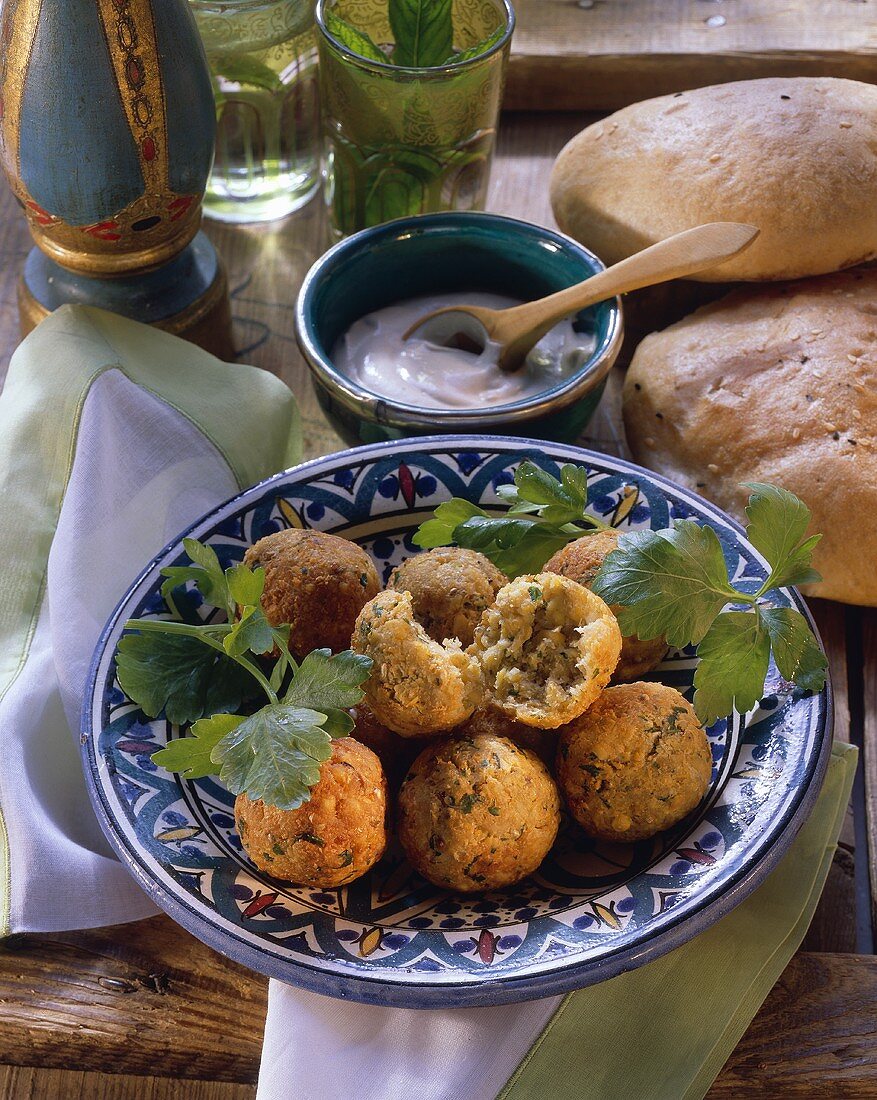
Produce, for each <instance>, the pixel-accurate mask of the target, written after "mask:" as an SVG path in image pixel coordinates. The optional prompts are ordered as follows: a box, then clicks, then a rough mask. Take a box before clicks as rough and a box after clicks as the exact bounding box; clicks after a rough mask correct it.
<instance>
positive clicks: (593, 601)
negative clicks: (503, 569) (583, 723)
mask: <svg viewBox="0 0 877 1100" xmlns="http://www.w3.org/2000/svg"><path fill="white" fill-rule="evenodd" d="M468 652H469V653H471V654H472V655H473V656H474V657H475V658H476V659H477V661H478V663H479V665H480V667H481V673H482V680H483V683H484V688H485V693H486V695H487V696H488V698H489V700H490V702H491V703H492V705H493V706H495V707H497V708H498V709H499V710H501V711H502V712H503V713H504V714H508V715H509V716H510V717H511V718H514V719H516V720H517V721H519V722H523V723H524V724H525V725H528V726H539V727H540V728H542V729H554V728H556V727H557V726H561V725H563V724H564V723H565V722H570V721H572V719H573V718H576V717H577V716H578V715H579V714H581V713H582V712H583V711H584V710H586V709H587V707H589V706H590V705H591V703H593V701H594V700H595V699H596V698H597V696H598V695H599V694H600V692H601V691H602V690H603V688H604V687H605V686H606V684H608V682H609V678H610V677H611V675H612V673H613V672H614V670H615V666H616V664H617V663H618V655H619V653H620V652H621V631H620V630H619V629H618V623H617V621H616V619H615V616H614V615H613V614H612V612H611V611H610V610H609V608H608V607H607V606H606V604H605V603H603V601H602V600H601V599H600V598H599V597H598V596H595V595H594V594H593V592H591V591H589V590H588V589H587V588H583V587H582V585H580V584H577V583H576V582H575V581H571V580H568V579H567V578H566V577H561V576H559V575H558V574H557V573H539V574H537V575H536V576H531V577H527V576H525V577H518V578H517V580H514V581H512V582H511V583H510V584H507V585H505V587H504V588H501V589H500V591H499V592H498V593H497V597H496V602H495V603H494V605H493V607H490V608H488V609H487V611H485V612H484V614H483V615H482V617H481V622H480V623H479V625H478V627H477V628H476V630H475V641H474V642H473V643H472V645H471V646H470V647H469V650H468Z"/></svg>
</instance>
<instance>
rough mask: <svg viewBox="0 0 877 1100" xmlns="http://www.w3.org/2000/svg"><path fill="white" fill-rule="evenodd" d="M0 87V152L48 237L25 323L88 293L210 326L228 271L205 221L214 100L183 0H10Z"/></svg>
mask: <svg viewBox="0 0 877 1100" xmlns="http://www.w3.org/2000/svg"><path fill="white" fill-rule="evenodd" d="M0 97H2V98H0V163H2V167H3V169H4V171H5V173H6V176H7V178H8V180H9V182H10V185H11V186H12V189H13V191H14V193H15V195H16V198H17V199H18V201H19V202H20V203H21V205H22V207H23V209H24V211H25V214H26V217H27V219H28V223H29V227H30V230H31V234H32V235H33V238H34V241H35V242H36V244H37V246H38V250H37V249H35V250H34V251H33V252H32V253H31V254H30V256H29V257H28V259H27V262H26V264H25V271H24V277H23V282H22V286H21V288H20V294H19V304H20V306H21V313H22V327H23V328H25V329H28V328H30V327H32V325H33V323H35V322H36V321H37V320H39V319H41V317H42V316H44V315H45V314H46V313H48V312H49V311H51V310H52V309H54V308H56V307H57V306H58V305H61V304H62V303H63V302H68V301H78V302H88V303H89V304H93V305H100V306H104V307H105V308H108V309H113V310H115V311H116V312H120V313H124V314H126V315H128V316H132V317H135V318H137V319H138V320H145V321H150V322H152V323H156V324H160V325H161V326H162V327H164V328H169V329H171V330H172V331H180V332H182V333H183V334H189V335H191V332H190V330H191V329H192V327H193V324H201V323H202V322H203V321H204V319H205V317H206V316H207V315H211V316H212V323H211V325H210V326H208V327H210V328H211V329H214V330H215V322H216V317H215V311H216V309H217V308H218V309H220V312H222V311H223V310H224V313H225V314H226V315H227V312H228V307H227V294H226V291H225V278H224V274H223V271H222V269H221V265H220V263H219V260H218V258H217V256H216V253H215V251H214V249H213V247H212V245H211V244H210V243H209V241H207V239H206V238H205V237H204V236H203V235H202V234H200V233H199V232H198V229H199V225H200V221H201V199H202V197H203V194H204V190H205V187H206V185H207V180H208V177H209V174H210V166H211V161H212V157H213V142H214V130H215V113H214V105H213V92H212V88H211V83H210V74H209V70H208V68H207V61H206V58H205V56H204V51H203V47H202V45H201V40H200V37H199V35H198V30H197V28H196V26H195V22H194V19H193V17H192V14H191V12H190V10H189V6H188V4H187V2H186V0H63V2H59V0H6V2H5V4H4V6H3V11H2V21H0ZM223 303H225V304H224V305H223ZM225 329H226V335H227V330H228V325H227V323H226V325H225ZM198 342H203V341H200V340H199V341H198Z"/></svg>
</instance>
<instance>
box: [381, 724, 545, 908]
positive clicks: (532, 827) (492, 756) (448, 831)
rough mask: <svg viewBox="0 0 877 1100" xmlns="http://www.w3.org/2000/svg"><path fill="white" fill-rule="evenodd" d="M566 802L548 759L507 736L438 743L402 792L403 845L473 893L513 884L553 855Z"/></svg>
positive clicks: (419, 862) (425, 870) (428, 873)
mask: <svg viewBox="0 0 877 1100" xmlns="http://www.w3.org/2000/svg"><path fill="white" fill-rule="evenodd" d="M559 824H560V798H559V796H558V793H557V788H556V787H555V785H554V780H553V779H552V778H551V776H550V775H549V773H548V769H547V768H546V767H545V765H544V764H543V763H542V761H541V760H540V759H539V758H538V757H537V756H536V755H535V754H534V753H532V752H528V751H527V750H526V749H522V748H520V747H519V746H518V745H516V744H515V743H514V742H513V741H510V740H509V739H508V738H507V737H493V736H490V735H488V734H479V735H477V736H475V737H459V736H457V737H451V738H449V739H446V740H443V741H436V742H434V743H433V744H432V745H430V746H429V748H427V749H424V751H423V752H422V753H421V754H420V756H418V757H417V759H416V760H415V761H414V763H413V764H412V766H411V770H410V771H409V773H408V775H407V776H406V777H405V781H404V782H403V784H402V787H401V789H400V791H399V840H400V841H401V843H402V847H403V848H404V849H405V854H406V855H407V856H408V859H409V861H410V862H411V864H412V865H413V866H414V867H415V868H416V869H417V870H418V871H419V872H420V873H421V874H422V875H423V876H424V878H427V879H429V881H430V882H433V883H435V885H436V886H443V887H445V888H446V889H448V890H460V891H462V892H464V893H472V892H473V891H476V890H494V889H498V888H499V887H502V886H511V885H512V884H513V883H515V882H519V881H520V880H521V879H522V878H525V877H526V876H527V875H529V874H531V873H532V872H533V871H535V870H536V868H537V867H538V866H539V864H540V863H541V862H542V860H543V859H544V858H545V856H546V855H547V854H548V852H549V850H550V848H551V845H552V844H553V843H554V838H555V837H556V836H557V829H558V826H559Z"/></svg>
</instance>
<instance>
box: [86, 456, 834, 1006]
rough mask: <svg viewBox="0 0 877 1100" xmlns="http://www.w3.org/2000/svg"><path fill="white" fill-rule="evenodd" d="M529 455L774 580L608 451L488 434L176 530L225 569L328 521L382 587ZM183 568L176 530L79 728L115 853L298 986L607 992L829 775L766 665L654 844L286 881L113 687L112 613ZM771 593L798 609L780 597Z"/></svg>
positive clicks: (408, 998)
mask: <svg viewBox="0 0 877 1100" xmlns="http://www.w3.org/2000/svg"><path fill="white" fill-rule="evenodd" d="M523 458H530V459H532V460H533V461H535V462H537V463H539V464H540V465H541V466H544V467H545V468H546V469H548V470H550V471H551V472H552V473H557V470H558V465H559V464H560V463H563V462H569V461H573V462H577V463H580V464H583V465H585V466H586V467H587V469H588V471H589V475H590V491H591V500H592V502H593V507H594V509H595V511H596V512H597V513H599V514H600V515H601V516H603V517H611V519H612V522H615V523H617V524H618V525H619V526H620V527H621V528H622V529H628V528H636V527H648V526H652V527H655V528H660V527H666V526H668V525H669V524H670V523H672V522H673V520H675V519H678V518H681V517H693V518H695V519H697V520H700V521H705V522H708V523H710V524H711V525H712V526H713V527H714V528H715V529H716V531H717V532H718V535H719V538H720V539H721V542H722V546H723V549H724V552H725V556H726V558H727V561H728V565H729V567H730V569H731V573H732V576H733V577H734V579H735V581H736V582H737V583H741V584H744V585H747V584H748V585H751V586H752V590H754V589H755V588H756V587H757V586H758V585H759V584H760V583H761V581H762V580H763V578H764V577H765V576H766V569H765V564H764V562H763V561H762V559H761V558H760V557H759V555H758V554H757V553H756V551H755V550H754V549H753V548H752V547H751V546H750V545H749V544H748V543H747V542H746V541H745V539H744V538H743V534H742V531H741V529H740V528H739V527H738V526H737V525H736V524H735V523H733V522H732V521H731V520H729V519H728V517H727V516H725V515H724V514H723V513H722V512H720V511H719V510H718V509H716V508H714V507H713V506H712V505H710V504H708V503H706V502H705V501H703V500H701V499H700V498H698V497H696V496H694V495H693V494H691V493H689V492H687V491H685V490H683V489H680V488H678V487H676V486H674V485H672V484H671V483H670V482H668V481H665V480H664V479H662V478H660V477H657V476H656V475H654V474H651V473H648V472H647V471H645V470H642V469H640V468H639V467H636V466H633V465H631V464H629V463H626V462H623V461H621V460H620V459H615V458H611V457H607V456H606V455H600V454H595V453H592V452H588V451H583V450H580V449H578V448H575V447H568V446H562V445H559V444H551V443H536V442H532V441H528V440H520V439H505V438H498V437H486V438H481V437H472V436H450V437H444V438H442V437H432V438H428V439H412V440H403V441H400V442H393V443H389V444H378V445H375V446H370V447H359V448H356V449H354V450H350V451H345V452H343V453H341V454H337V455H330V456H329V457H327V458H322V459H318V460H317V461H315V462H309V463H306V464H305V465H303V466H299V467H297V468H296V469H294V470H290V471H288V472H287V473H284V474H278V475H277V476H276V477H273V478H271V479H269V480H268V481H264V482H262V483H261V484H260V485H256V486H254V487H253V488H252V489H249V490H247V491H246V492H245V493H242V494H241V495H240V496H238V497H236V498H235V499H234V500H231V501H229V502H228V503H227V504H223V505H222V506H221V507H219V508H217V509H216V510H215V511H214V512H212V513H210V514H209V515H208V516H205V517H204V519H202V520H200V521H199V522H198V523H196V524H195V525H194V526H193V527H192V528H191V529H190V530H189V531H188V532H186V533H187V534H189V535H192V536H194V537H196V538H199V539H202V540H206V541H208V542H209V543H210V544H211V545H212V546H213V547H214V549H215V550H216V551H217V553H218V554H219V557H220V559H222V560H223V561H224V562H233V561H237V560H239V559H240V558H241V557H242V556H243V554H244V551H245V549H246V548H247V546H249V545H250V544H251V543H253V542H255V541H256V539H258V538H260V537H261V536H262V535H266V534H268V533H269V532H272V531H277V530H279V529H280V528H282V527H285V526H290V525H291V526H308V527H314V528H318V529H320V530H324V531H334V532H337V533H339V534H342V535H345V536H347V537H348V538H352V539H355V540H356V541H357V542H359V543H360V544H361V545H362V546H364V547H365V548H366V549H367V550H368V551H369V553H371V555H372V556H373V557H374V559H375V561H376V563H377V565H378V568H379V571H382V573H383V577H384V579H386V577H387V576H388V574H389V572H390V570H391V568H392V567H393V565H395V564H396V563H397V562H399V561H400V560H401V559H402V558H403V557H405V556H407V555H408V554H411V553H413V552H415V550H416V548H415V547H414V546H413V545H412V543H411V535H412V534H413V532H414V530H415V529H416V527H417V526H418V524H419V523H420V522H421V521H422V520H423V519H424V518H425V517H426V516H427V515H429V514H430V513H431V512H432V510H433V509H434V508H435V506H436V505H437V504H438V503H439V502H440V501H442V500H446V499H448V498H449V497H451V496H462V497H467V498H468V499H469V500H472V501H477V502H479V503H481V504H484V505H492V504H495V503H496V502H497V500H498V498H497V496H496V489H497V486H499V485H501V484H503V483H504V482H508V481H510V480H511V473H512V470H513V469H514V467H515V466H516V465H517V463H518V462H520V461H521V459H523ZM183 561H184V553H183V551H182V536H181V537H180V538H179V539H176V540H174V542H173V543H171V545H170V546H168V547H167V548H166V549H165V550H164V551H162V553H161V554H159V555H158V557H157V558H156V559H155V560H154V561H152V562H151V563H150V564H149V565H148V566H147V567H146V569H145V570H144V571H143V573H142V574H141V576H140V577H139V578H138V580H137V581H136V582H135V583H134V585H133V586H132V588H131V590H130V591H129V592H128V594H127V595H126V596H125V597H124V599H123V600H122V602H121V603H120V604H119V607H118V608H117V610H116V612H115V614H114V615H113V617H112V619H111V620H110V622H109V623H108V625H107V627H106V629H105V630H104V633H103V636H102V637H101V640H100V643H99V644H98V647H97V650H96V653H95V659H94V664H93V668H92V674H91V680H90V684H89V688H88V691H87V695H86V701H85V707H84V717H83V732H84V736H83V739H82V740H83V754H84V766H85V770H86V775H87V777H88V781H89V788H90V792H91V796H92V799H93V801H94V805H95V808H96V810H97V813H98V817H99V818H100V820H101V822H102V824H103V827H104V829H105V830H106V832H107V835H108V837H109V839H110V841H111V842H112V843H113V845H114V846H115V848H116V850H117V851H118V853H119V855H120V856H121V858H122V859H123V860H124V862H125V863H126V864H127V866H128V867H129V869H130V870H131V872H132V874H133V875H134V876H135V878H136V879H137V880H138V882H139V883H140V884H141V886H142V887H143V888H144V889H145V890H146V891H147V893H149V894H150V896H151V897H152V898H153V899H154V900H155V901H156V903H157V904H158V905H160V906H161V907H162V908H163V909H165V910H166V911H167V912H168V913H169V914H170V915H171V916H172V917H174V919H176V920H177V921H178V922H179V923H180V924H182V925H183V927H185V928H187V929H189V931H191V932H193V933H194V934H195V935H196V936H198V937H199V938H200V939H202V940H204V941H205V942H206V943H208V944H210V945H211V946H212V947H215V948H216V949H218V950H219V951H222V952H223V953H224V954H226V955H229V956H230V957H231V958H233V959H236V960H237V961H239V962H241V963H244V964H246V965H248V966H250V967H252V968H253V969H255V970H259V971H262V972H264V973H266V974H269V975H272V976H274V977H277V978H281V979H283V980H284V981H287V982H291V983H293V984H295V985H301V986H304V987H306V988H308V989H312V990H315V991H317V992H320V993H328V994H332V995H335V996H340V997H349V998H353V999H355V1000H360V1001H365V1002H368V1003H373V1004H393V1005H403V1006H407V1007H433V1008H434V1007H438V1006H441V1005H460V1006H463V1005H483V1004H497V1003H501V1002H508V1001H518V1000H526V999H528V998H531V997H540V996H545V995H548V994H556V993H561V992H564V991H567V990H570V989H575V988H577V987H579V986H584V985H588V984H590V983H592V982H596V981H601V980H602V979H604V978H608V977H611V976H613V975H615V974H618V973H620V972H622V971H624V970H629V969H631V968H633V967H635V966H638V965H640V964H641V963H644V962H647V961H649V960H650V959H653V958H655V957H656V956H658V955H660V954H662V953H664V952H665V951H668V950H670V949H671V948H673V947H676V946H678V945H679V944H681V943H683V942H684V941H686V940H688V939H690V938H691V937H692V936H694V935H696V934H697V933H698V932H701V931H702V930H703V929H704V928H706V927H708V926H709V925H711V924H712V923H713V922H714V921H716V920H717V919H718V918H719V917H721V916H722V915H723V914H725V913H727V912H728V911H729V910H730V909H731V908H732V907H733V906H734V905H736V904H737V903H738V902H740V901H741V900H742V899H743V898H744V897H746V895H747V894H749V893H750V892H751V891H752V890H753V889H754V888H755V886H757V885H758V883H759V882H761V881H762V879H763V878H764V877H765V875H766V874H767V873H768V872H769V871H770V870H771V869H772V868H773V867H774V866H775V865H776V863H777V861H778V860H779V858H780V856H781V855H782V854H783V852H784V851H785V850H786V848H787V847H788V845H789V844H790V842H791V840H792V838H793V836H794V834H795V833H796V831H797V830H798V828H799V827H800V825H801V823H802V822H803V820H804V819H805V817H806V815H807V813H808V812H809V810H810V808H811V806H812V804H813V801H814V799H815V798H816V795H817V793H818V790H819V787H820V785H821V781H822V777H823V774H824V771H825V768H826V765H827V762H828V754H829V751H830V740H831V698H830V693H829V691H828V689H826V690H825V691H824V692H822V693H821V694H819V695H804V694H802V693H801V692H799V691H798V690H797V689H794V688H793V687H792V686H791V685H790V684H788V683H787V682H785V681H784V680H783V679H782V678H781V677H780V675H779V673H778V672H777V670H776V668H774V667H773V666H772V667H771V670H770V674H769V677H768V681H767V685H766V688H765V692H766V694H765V696H764V698H763V699H762V701H761V704H760V705H759V706H758V707H757V708H756V709H755V711H754V712H753V713H751V714H748V715H746V716H745V717H741V716H738V715H733V716H731V717H730V718H728V719H727V720H722V721H720V722H717V723H716V724H715V725H714V726H713V727H712V728H711V729H710V730H709V739H710V744H711V746H712V752H713V762H714V763H713V778H712V784H711V787H710V790H709V793H708V795H707V798H706V799H705V801H704V803H703V804H702V805H701V807H700V808H699V809H698V810H697V811H696V812H695V813H694V814H693V815H692V816H691V817H690V818H689V819H687V820H686V821H684V822H682V823H681V824H680V825H679V826H678V827H677V828H675V829H673V830H671V831H670V832H668V833H666V834H663V835H661V836H659V837H657V838H655V839H654V840H651V841H646V842H642V843H639V844H634V845H630V846H624V845H617V844H603V843H595V842H594V841H591V840H589V839H588V838H587V837H585V836H584V835H583V834H582V833H581V832H580V831H579V830H578V829H577V827H574V826H573V827H569V828H567V829H566V830H565V831H564V832H563V833H562V835H561V838H560V839H559V841H558V843H557V845H556V846H555V849H554V850H553V851H552V853H551V854H550V856H549V857H548V859H547V860H546V861H545V863H544V864H543V866H542V867H541V868H540V870H539V872H538V874H536V875H534V876H533V877H532V878H530V879H528V880H526V881H525V882H523V883H521V884H519V885H518V886H515V887H514V888H512V889H509V890H500V891H496V892H494V893H489V894H485V895H476V896H466V897H463V896H459V895H454V894H448V893H444V892H442V891H440V890H438V889H436V888H435V887H433V886H431V885H430V884H429V883H427V882H426V881H424V880H423V879H422V878H420V877H419V876H418V875H417V874H416V873H415V872H413V871H412V870H411V869H410V868H409V867H408V866H407V865H406V863H405V862H404V860H403V859H402V858H401V856H400V854H399V853H398V851H397V850H395V849H393V848H392V847H391V850H390V851H389V852H388V854H387V855H386V856H385V857H384V859H383V860H381V862H380V863H379V864H378V865H377V866H376V867H375V868H374V869H373V870H372V872H371V873H370V874H369V875H367V876H365V877H364V878H362V879H360V880H359V881H358V882H355V883H353V884H352V885H350V886H346V887H342V888H340V889H337V890H314V889H309V888H304V887H298V886H290V885H289V884H288V883H284V882H280V881H276V880H274V879H272V878H271V877H270V876H268V875H266V874H264V873H262V872H261V871H258V870H256V868H255V867H254V866H253V865H252V864H251V863H250V862H249V860H248V859H247V857H246V855H245V854H244V853H243V851H242V850H241V845H240V841H239V839H238V836H237V833H236V832H235V822H234V817H233V813H232V806H233V798H232V796H231V795H230V794H229V793H228V791H226V790H225V789H224V788H223V787H222V786H220V785H219V784H218V783H217V782H215V781H213V780H211V779H202V780H197V781H195V782H189V781H185V780H181V779H179V778H178V777H177V776H175V775H172V774H169V773H167V772H164V771H162V770H161V769H160V768H157V767H156V766H155V765H154V764H153V763H152V761H151V759H150V754H151V753H152V752H153V751H154V750H155V749H156V748H158V747H159V746H161V745H163V744H165V743H166V742H167V741H168V740H169V739H171V738H174V737H179V736H180V735H181V731H180V730H179V729H177V728H175V727H174V726H171V725H170V724H169V723H168V722H166V721H165V720H164V719H158V720H149V719H147V718H145V717H144V715H143V714H142V713H141V712H140V711H139V710H138V709H137V707H136V706H135V705H134V704H132V703H131V702H130V701H129V700H128V699H127V698H126V696H125V695H124V693H123V692H122V691H121V689H120V688H119V685H118V683H117V682H116V679H115V664H114V655H115V652H116V644H117V642H118V640H119V636H120V635H121V633H122V628H123V624H124V622H125V620H126V619H127V618H129V617H131V616H144V615H146V616H149V615H153V616H158V615H161V614H164V613H166V611H167V609H166V608H165V606H164V603H163V601H162V598H161V596H160V593H159V586H160V582H161V578H160V576H159V570H160V569H161V568H162V567H163V566H167V565H175V564H180V563H182V562H183ZM778 602H781V603H782V604H784V605H787V606H795V607H798V608H800V609H801V610H802V611H804V613H805V614H806V613H807V612H806V608H805V606H804V604H803V602H802V601H801V599H800V597H799V596H798V595H797V593H795V592H793V591H784V592H783V593H782V594H781V595H779V597H778ZM192 609H193V611H194V612H195V613H197V608H196V601H195V600H194V598H193V600H192ZM695 664H696V660H695V658H694V657H693V655H692V653H690V652H671V654H670V655H669V656H668V657H667V659H666V660H665V661H664V663H663V664H662V666H661V667H660V668H659V669H658V670H657V671H656V672H655V673H654V674H653V675H654V677H655V678H658V679H660V680H662V681H663V682H665V683H668V684H672V685H673V686H675V687H678V688H679V689H680V690H681V691H683V692H685V693H686V694H687V695H688V696H689V697H690V696H691V691H692V687H691V685H692V677H693V674H694V667H695ZM183 732H184V731H183Z"/></svg>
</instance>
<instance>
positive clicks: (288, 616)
mask: <svg viewBox="0 0 877 1100" xmlns="http://www.w3.org/2000/svg"><path fill="white" fill-rule="evenodd" d="M244 561H245V562H246V564H247V565H249V566H250V567H251V568H252V569H255V568H257V567H259V566H261V567H262V568H263V569H264V570H265V590H264V592H263V593H262V610H263V611H264V612H265V616H266V618H267V619H268V622H270V623H271V624H272V626H279V625H280V624H281V623H289V648H290V649H291V650H292V653H293V655H294V656H296V657H304V656H306V655H307V654H308V653H310V652H311V650H312V649H321V648H323V647H326V648H328V649H331V650H332V652H333V653H337V652H339V651H340V650H342V649H346V648H347V647H348V645H349V644H350V632H351V631H352V630H353V624H354V622H355V621H356V616H357V615H358V614H359V612H360V611H361V610H362V608H363V606H364V605H365V604H366V603H368V601H369V600H370V599H371V598H372V596H374V595H375V594H376V593H377V592H378V591H379V590H380V587H381V585H380V581H379V580H378V573H377V570H376V569H375V566H374V562H373V561H372V560H371V558H370V557H369V556H368V554H367V553H366V552H365V550H363V549H362V547H361V546H357V545H356V543H355V542H351V541H350V540H349V539H342V538H339V537H338V535H330V534H327V533H326V532H325V531H302V530H298V529H296V528H290V529H287V530H284V531H277V532H276V533H275V534H273V535H266V536H265V538H262V539H259V541H258V542H257V543H255V544H254V545H253V546H251V547H250V548H249V550H247V552H246V554H245V555H244Z"/></svg>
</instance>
